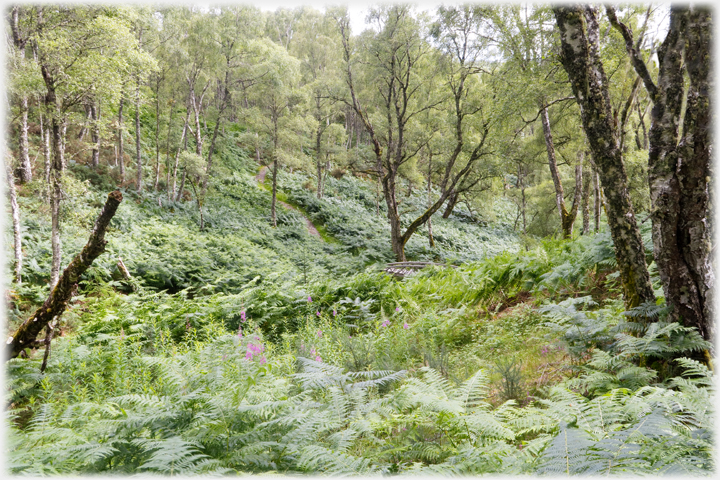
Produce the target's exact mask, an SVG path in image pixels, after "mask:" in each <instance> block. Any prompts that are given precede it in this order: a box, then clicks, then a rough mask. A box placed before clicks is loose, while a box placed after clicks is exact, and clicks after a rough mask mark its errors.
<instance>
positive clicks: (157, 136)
mask: <svg viewBox="0 0 720 480" xmlns="http://www.w3.org/2000/svg"><path fill="white" fill-rule="evenodd" d="M169 133H170V129H169V128H168V135H169ZM159 184H160V77H159V76H158V81H157V93H156V95H155V182H154V183H153V190H155V191H157V189H158V185H159Z"/></svg>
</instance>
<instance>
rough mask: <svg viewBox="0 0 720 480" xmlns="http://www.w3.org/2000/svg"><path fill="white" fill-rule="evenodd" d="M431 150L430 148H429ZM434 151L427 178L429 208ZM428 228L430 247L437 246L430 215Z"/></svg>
mask: <svg viewBox="0 0 720 480" xmlns="http://www.w3.org/2000/svg"><path fill="white" fill-rule="evenodd" d="M428 150H429V149H428ZM432 157H433V155H432V152H431V151H429V152H428V180H427V208H430V207H431V206H432V198H431V196H430V195H431V194H432ZM427 229H428V242H429V243H430V248H435V238H434V237H433V232H432V216H430V217H428V219H427Z"/></svg>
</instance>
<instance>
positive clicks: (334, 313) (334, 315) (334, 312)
mask: <svg viewBox="0 0 720 480" xmlns="http://www.w3.org/2000/svg"><path fill="white" fill-rule="evenodd" d="M333 317H337V310H335V309H334V308H333Z"/></svg>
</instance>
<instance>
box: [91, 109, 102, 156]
mask: <svg viewBox="0 0 720 480" xmlns="http://www.w3.org/2000/svg"><path fill="white" fill-rule="evenodd" d="M90 118H91V120H92V126H91V132H92V134H91V136H92V142H93V148H92V161H91V163H92V166H93V168H97V167H98V165H100V106H99V105H98V102H97V100H93V102H92V103H91V104H90Z"/></svg>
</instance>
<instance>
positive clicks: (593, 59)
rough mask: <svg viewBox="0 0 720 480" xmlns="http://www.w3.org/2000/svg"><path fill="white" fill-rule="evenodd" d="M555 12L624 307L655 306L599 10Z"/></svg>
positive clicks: (561, 8) (562, 56) (562, 8)
mask: <svg viewBox="0 0 720 480" xmlns="http://www.w3.org/2000/svg"><path fill="white" fill-rule="evenodd" d="M553 10H554V13H555V18H556V19H557V24H558V27H559V30H560V38H561V43H562V46H561V53H560V60H561V62H562V64H563V67H564V68H565V71H566V72H567V73H568V77H569V78H570V82H571V84H572V89H573V93H574V94H575V98H576V99H577V102H578V105H579V106H580V112H581V117H582V123H583V127H584V130H585V135H586V136H587V139H588V142H589V144H590V148H591V150H592V153H593V157H594V159H595V164H596V165H597V167H598V171H599V174H600V180H601V182H602V185H603V190H604V192H605V196H606V211H607V216H608V224H609V225H610V233H611V235H612V238H613V243H614V246H615V256H616V258H617V263H618V268H619V270H620V279H621V284H622V289H623V298H624V300H625V306H626V308H628V309H630V308H633V307H636V306H638V305H640V304H641V303H645V302H654V301H655V295H654V293H653V289H652V285H651V284H650V275H649V274H648V271H647V265H646V263H645V250H644V247H643V244H642V239H641V237H640V231H639V230H638V226H637V223H636V221H635V215H634V212H633V208H632V204H631V203H630V195H629V193H628V187H627V185H628V179H627V174H626V172H625V166H624V164H623V161H622V154H621V152H620V148H619V142H618V132H617V128H616V126H615V125H614V124H613V116H612V107H611V104H610V95H609V92H608V80H607V77H606V75H605V71H604V69H603V66H602V63H601V60H600V53H599V49H600V47H599V26H598V23H597V18H596V9H595V8H594V7H591V6H555V7H553Z"/></svg>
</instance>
